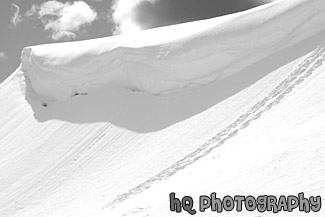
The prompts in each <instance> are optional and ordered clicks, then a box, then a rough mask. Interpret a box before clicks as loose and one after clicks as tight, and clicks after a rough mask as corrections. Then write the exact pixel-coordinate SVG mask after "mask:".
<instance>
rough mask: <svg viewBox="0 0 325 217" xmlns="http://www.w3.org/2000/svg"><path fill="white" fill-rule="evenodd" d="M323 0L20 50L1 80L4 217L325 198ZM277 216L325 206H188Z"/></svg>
mask: <svg viewBox="0 0 325 217" xmlns="http://www.w3.org/2000/svg"><path fill="white" fill-rule="evenodd" d="M324 4H325V1H323V0H305V1H302V0H299V1H294V0H282V1H276V2H274V3H271V4H270V5H265V6H261V7H259V8H255V9H252V10H249V11H246V12H242V13H239V14H235V15H230V16H226V17H221V18H216V19H211V20H206V21H198V22H193V23H187V24H182V25H177V26H171V27H166V28H158V29H153V30H148V31H142V32H139V33H136V34H134V35H121V36H114V37H111V38H102V39H95V40H90V41H82V42H71V43H63V44H51V45H40V46H35V47H29V48H26V49H24V51H23V53H22V65H21V67H19V68H18V69H17V70H16V71H15V72H14V73H13V74H12V75H11V76H10V77H9V78H8V79H7V80H6V81H4V82H3V83H2V84H1V85H0V99H1V100H0V112H1V114H2V115H1V118H0V216H1V217H2V216H3V217H107V216H112V217H144V216H147V217H165V216H175V217H178V216H189V214H188V213H186V212H182V213H174V212H171V211H170V210H169V200H168V199H169V198H168V195H169V193H171V192H175V193H176V196H177V197H178V198H181V197H182V196H185V195H188V196H192V197H193V199H194V200H195V208H196V209H197V210H198V198H199V196H200V195H209V194H210V193H212V192H216V193H217V195H218V196H220V197H222V196H225V195H230V196H234V195H245V196H248V195H253V196H255V197H257V196H259V195H275V196H280V195H286V196H287V195H297V194H298V193H300V192H304V193H305V196H306V197H309V196H318V195H320V196H321V197H322V200H323V201H322V202H324V198H325V176H324V174H325V160H324V159H325V147H324V144H325V131H324V129H325V113H324V111H325V85H324V84H325V73H324V71H325V30H324V26H325V25H324V24H325V19H324V12H325V10H324ZM176 30H181V31H176ZM170 33H175V34H174V35H170ZM160 35H162V36H164V37H160ZM158 36H159V37H158ZM216 58H217V59H218V60H219V61H216ZM131 69H132V70H131ZM184 69H187V70H188V71H182V70H184ZM127 70H129V71H127ZM168 70H171V71H168ZM172 70H174V71H173V72H172ZM212 81H214V82H212ZM208 83H209V84H208ZM192 84H195V85H192ZM146 85H148V86H146ZM150 85H153V86H150ZM116 86H120V87H121V88H117V87H116ZM190 86H202V87H200V88H192V89H191V88H188V90H187V91H179V90H183V89H184V88H186V87H190ZM129 89H133V90H139V91H145V92H149V93H153V94H162V93H167V92H172V91H176V90H177V91H179V92H178V93H171V94H164V95H161V96H155V95H151V94H144V93H142V92H132V91H129ZM35 92H36V93H35ZM86 93H89V94H88V95H86ZM73 95H75V97H72V98H70V97H71V96H73ZM44 100H45V101H44ZM62 100H63V101H62ZM44 103H45V104H46V105H47V107H43V106H42V104H43V105H45V104H44ZM323 206H324V205H323ZM273 215H274V216H279V217H283V216H285V217H287V216H293V217H297V216H302V217H303V216H313V217H314V216H315V217H323V216H325V209H324V207H322V209H321V210H320V211H319V212H317V213H315V212H310V213H308V214H306V213H304V212H299V210H294V211H293V212H292V213H289V212H285V211H280V212H279V213H277V214H273V213H271V212H263V213H259V212H257V211H254V212H245V211H243V212H236V211H231V212H223V213H216V212H212V211H210V210H206V211H205V212H204V213H200V212H198V213H197V215H195V216H205V217H207V216H208V217H210V216H211V217H213V216H231V217H234V216H236V217H237V216H240V217H267V216H273Z"/></svg>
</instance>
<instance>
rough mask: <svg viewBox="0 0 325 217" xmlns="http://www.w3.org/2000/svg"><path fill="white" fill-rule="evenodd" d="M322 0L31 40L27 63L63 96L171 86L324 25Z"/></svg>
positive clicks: (223, 70)
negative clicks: (111, 32) (112, 32)
mask: <svg viewBox="0 0 325 217" xmlns="http://www.w3.org/2000/svg"><path fill="white" fill-rule="evenodd" d="M324 5H325V3H324V1H323V0H312V1H306V0H285V1H276V2H273V3H271V4H267V5H264V6H261V7H257V8H255V9H252V10H248V11H245V12H241V13H235V14H232V15H228V16H224V17H217V18H214V19H209V20H203V21H197V22H192V23H187V24H180V25H174V26H169V27H163V28H157V29H152V30H147V31H140V32H139V33H137V34H126V35H121V36H115V37H108V38H102V39H95V40H88V41H78V42H69V43H61V44H48V45H40V46H34V47H27V48H25V49H24V50H23V52H22V70H23V71H26V74H27V76H28V77H29V79H30V81H31V85H32V88H33V89H34V90H35V91H36V92H37V93H38V94H40V95H42V96H45V97H47V98H49V99H54V100H59V101H62V100H66V99H68V98H70V97H71V96H74V95H75V94H78V93H84V94H85V93H89V92H91V91H94V90H98V89H99V88H101V87H104V86H107V85H115V86H122V87H125V88H128V89H131V90H135V91H144V92H147V93H150V94H156V95H157V94H163V93H166V92H167V93H168V92H169V93H170V92H174V91H178V90H180V89H184V88H191V87H197V86H202V85H206V84H208V83H211V82H212V81H215V80H218V79H219V80H220V79H223V78H225V77H227V76H229V75H231V74H233V73H237V72H239V71H240V69H241V68H243V67H246V66H248V65H250V64H252V63H254V62H256V61H258V60H261V59H263V58H264V57H266V56H268V55H270V54H272V53H274V52H276V51H279V50H281V49H284V48H286V47H288V46H290V45H292V44H294V43H297V42H299V41H301V40H303V39H305V38H307V37H309V36H311V35H313V34H315V33H317V32H319V31H321V30H322V29H324V28H325V26H324V25H322V24H323V22H324V19H325V12H324ZM203 69H204V70H203Z"/></svg>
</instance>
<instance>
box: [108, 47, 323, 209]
mask: <svg viewBox="0 0 325 217" xmlns="http://www.w3.org/2000/svg"><path fill="white" fill-rule="evenodd" d="M324 60H325V45H323V44H322V45H320V46H319V47H317V48H316V49H315V50H314V51H313V52H312V53H311V54H310V55H309V56H308V57H307V58H306V59H305V60H304V61H303V62H302V63H300V64H299V65H298V67H297V69H295V70H294V71H293V72H291V73H290V74H289V75H288V76H287V78H285V79H284V80H283V81H282V82H280V83H279V84H278V85H277V86H276V87H275V88H273V90H272V91H271V92H270V93H269V94H268V95H267V96H266V97H265V98H264V99H262V100H260V101H258V102H257V103H256V104H255V105H254V106H252V107H251V108H250V109H249V110H248V111H247V112H246V113H244V114H242V115H240V116H239V117H238V118H237V119H236V120H235V121H234V122H233V123H232V124H230V125H228V126H227V127H226V128H224V129H223V130H222V131H221V132H219V133H218V134H217V135H215V136H214V137H212V138H211V139H210V140H208V141H207V142H205V143H204V144H203V145H201V146H200V147H199V148H198V149H196V150H195V151H193V152H192V153H190V154H188V155H187V156H185V157H184V158H182V159H181V160H179V161H177V162H175V163H174V164H172V165H171V166H170V167H168V168H167V169H165V170H163V171H162V172H160V173H158V174H157V175H155V176H153V177H152V178H150V179H148V180H146V181H145V182H143V183H141V184H139V185H138V186H136V187H135V188H132V189H130V190H129V191H128V192H126V193H124V194H120V195H118V196H116V197H115V199H113V200H112V201H111V202H109V203H108V204H107V205H106V206H105V207H103V209H105V208H108V207H111V208H114V206H115V205H116V204H118V203H120V202H123V201H125V200H126V199H128V198H130V197H132V196H134V195H136V194H139V193H141V192H143V191H144V190H146V189H148V188H150V187H151V186H152V185H154V184H155V183H156V182H158V181H161V180H165V179H167V178H168V177H171V176H172V175H174V174H175V173H176V172H178V171H180V170H182V169H184V168H186V167H187V166H189V165H191V164H193V163H195V162H196V161H197V160H199V159H200V158H202V157H204V156H206V155H207V154H209V153H210V152H211V151H213V150H214V149H215V148H217V147H219V146H221V145H222V144H224V143H225V142H226V141H227V140H229V139H231V138H232V137H234V136H235V135H237V134H238V132H239V131H240V130H242V129H245V128H246V127H248V126H249V125H250V124H251V123H252V121H254V120H256V119H258V118H260V117H261V115H262V114H263V113H264V112H266V111H268V110H270V109H271V108H272V107H274V106H276V105H277V104H279V103H280V102H281V101H282V100H283V99H284V98H285V97H286V96H287V95H288V94H289V93H290V92H292V90H294V88H296V87H297V86H298V85H300V84H301V83H302V82H303V81H304V80H305V79H307V78H308V77H309V76H311V75H312V74H313V72H314V71H315V70H316V69H317V68H318V67H320V66H321V65H322V64H323V62H324Z"/></svg>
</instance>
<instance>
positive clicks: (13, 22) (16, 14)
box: [10, 4, 22, 28]
mask: <svg viewBox="0 0 325 217" xmlns="http://www.w3.org/2000/svg"><path fill="white" fill-rule="evenodd" d="M11 13H13V15H12V17H11V19H10V28H16V27H17V25H18V24H19V23H20V22H21V21H22V20H21V15H20V9H19V7H18V5H16V4H12V5H11Z"/></svg>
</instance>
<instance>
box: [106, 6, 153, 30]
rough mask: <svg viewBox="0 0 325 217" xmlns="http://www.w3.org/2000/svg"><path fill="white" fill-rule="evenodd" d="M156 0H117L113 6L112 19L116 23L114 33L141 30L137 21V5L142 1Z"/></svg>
mask: <svg viewBox="0 0 325 217" xmlns="http://www.w3.org/2000/svg"><path fill="white" fill-rule="evenodd" d="M145 1H147V2H155V1H156V0H115V1H114V3H113V6H112V10H113V14H112V19H113V22H114V24H115V28H114V30H113V31H114V34H123V33H128V32H134V31H138V30H141V29H142V27H141V26H140V25H139V24H138V23H137V22H136V21H135V15H136V7H137V6H138V5H139V4H140V3H141V2H145Z"/></svg>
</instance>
